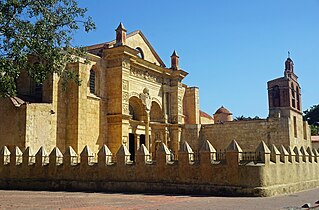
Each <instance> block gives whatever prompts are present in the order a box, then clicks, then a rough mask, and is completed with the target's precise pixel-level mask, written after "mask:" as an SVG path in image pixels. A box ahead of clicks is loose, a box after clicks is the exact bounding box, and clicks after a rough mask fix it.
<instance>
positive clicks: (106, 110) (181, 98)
mask: <svg viewBox="0 0 319 210" xmlns="http://www.w3.org/2000/svg"><path fill="white" fill-rule="evenodd" d="M87 50H88V58H87V59H88V60H89V61H90V62H85V59H82V60H80V61H79V62H76V63H70V64H68V65H67V69H68V70H69V71H70V70H72V71H74V72H76V74H78V75H79V77H80V79H81V80H82V84H81V85H80V86H78V85H77V84H75V83H72V82H70V83H69V84H68V86H67V87H66V89H65V90H64V88H63V84H62V80H61V79H60V78H59V77H58V76H57V75H52V76H51V77H50V78H49V79H48V80H47V81H45V82H44V83H43V84H42V85H36V84H35V83H34V82H33V81H32V79H30V77H28V75H27V73H26V72H24V73H22V74H21V75H20V78H19V79H18V80H17V91H18V94H17V96H15V97H11V98H6V99H1V100H0V107H1V109H0V116H1V122H0V146H4V145H6V146H8V147H9V148H13V147H14V146H19V147H20V148H22V149H25V148H27V147H30V148H31V149H33V151H37V150H38V149H39V148H40V147H41V146H43V147H44V148H45V149H47V150H48V151H51V150H52V149H53V148H54V147H58V148H60V150H61V151H64V150H65V149H66V148H67V147H68V146H72V148H74V150H75V151H76V152H77V153H80V152H81V151H82V149H83V148H84V147H85V146H86V145H88V146H89V147H90V148H91V149H92V151H94V152H95V153H96V152H97V151H98V150H99V149H100V148H101V147H102V146H103V145H107V147H108V148H109V149H110V151H111V152H112V153H113V154H115V153H116V152H117V151H118V149H119V148H120V147H121V145H125V146H126V147H127V148H128V150H129V152H130V154H131V160H132V161H134V158H135V154H136V152H137V151H138V150H139V148H140V147H141V145H142V144H144V145H145V147H146V148H147V149H148V150H149V151H150V153H151V154H153V156H154V155H155V151H156V150H157V147H158V145H160V144H162V143H164V144H165V145H166V146H167V147H168V148H169V150H170V151H171V152H172V153H173V154H178V151H179V149H180V146H181V145H182V143H183V142H185V141H187V142H188V143H189V144H190V145H191V146H192V148H193V149H194V150H195V151H198V150H199V149H200V147H201V146H202V144H203V142H204V141H206V140H208V141H210V142H211V143H212V145H213V146H214V147H216V148H217V149H224V148H225V147H226V146H227V144H228V143H229V142H230V141H231V140H233V139H236V140H237V142H238V143H239V144H240V145H241V146H242V148H243V149H246V150H250V149H254V148H256V146H257V145H258V144H259V142H260V141H261V140H263V141H264V142H266V144H267V145H271V144H274V145H281V144H282V145H285V146H290V147H294V146H306V147H307V146H311V142H310V131H309V128H308V124H307V122H304V121H303V118H302V109H301V91H300V90H301V89H300V86H299V84H298V81H297V79H298V77H297V76H296V74H295V72H294V64H293V61H292V59H291V58H289V57H288V58H287V60H286V62H285V70H284V76H283V77H280V78H278V79H275V80H272V81H269V82H268V99H269V116H268V118H267V119H260V120H252V121H233V119H232V113H231V112H230V111H229V110H227V109H226V108H225V107H220V108H219V109H218V110H217V111H216V112H215V114H214V116H213V117H212V116H210V115H208V114H207V113H205V112H203V111H201V110H200V109H199V89H198V88H197V87H189V86H187V85H186V84H184V83H183V79H184V78H185V77H186V76H187V75H188V73H187V72H186V71H185V70H183V69H181V68H180V67H179V56H178V54H177V52H176V51H174V52H173V53H172V55H171V63H170V66H169V67H167V66H166V65H165V64H164V62H163V61H162V59H161V58H160V57H159V55H158V54H157V53H156V51H155V50H154V48H153V47H152V46H151V44H150V43H149V41H148V40H147V39H146V37H145V36H144V35H143V33H142V32H141V31H139V30H137V31H134V32H131V33H127V30H126V29H125V27H124V26H123V24H122V23H120V24H119V26H118V27H117V29H116V30H115V39H114V40H113V41H109V42H105V43H101V44H96V45H93V46H88V47H87ZM214 97H215V98H218V96H214Z"/></svg>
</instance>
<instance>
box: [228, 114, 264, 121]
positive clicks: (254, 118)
mask: <svg viewBox="0 0 319 210" xmlns="http://www.w3.org/2000/svg"><path fill="white" fill-rule="evenodd" d="M248 120H260V117H258V116H255V117H245V116H244V115H242V116H238V117H235V119H234V121H248Z"/></svg>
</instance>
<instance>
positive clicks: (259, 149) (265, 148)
mask: <svg viewBox="0 0 319 210" xmlns="http://www.w3.org/2000/svg"><path fill="white" fill-rule="evenodd" d="M256 152H261V153H264V154H270V149H269V148H268V146H267V145H266V143H265V142H264V141H261V142H260V144H259V145H258V147H257V149H256Z"/></svg>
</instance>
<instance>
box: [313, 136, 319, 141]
mask: <svg viewBox="0 0 319 210" xmlns="http://www.w3.org/2000/svg"><path fill="white" fill-rule="evenodd" d="M311 141H315V142H319V136H311Z"/></svg>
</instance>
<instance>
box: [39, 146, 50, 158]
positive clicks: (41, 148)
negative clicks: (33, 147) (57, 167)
mask: <svg viewBox="0 0 319 210" xmlns="http://www.w3.org/2000/svg"><path fill="white" fill-rule="evenodd" d="M36 156H40V157H46V156H48V153H47V151H46V150H45V149H44V147H43V146H42V147H40V149H39V150H38V152H37V154H36Z"/></svg>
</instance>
